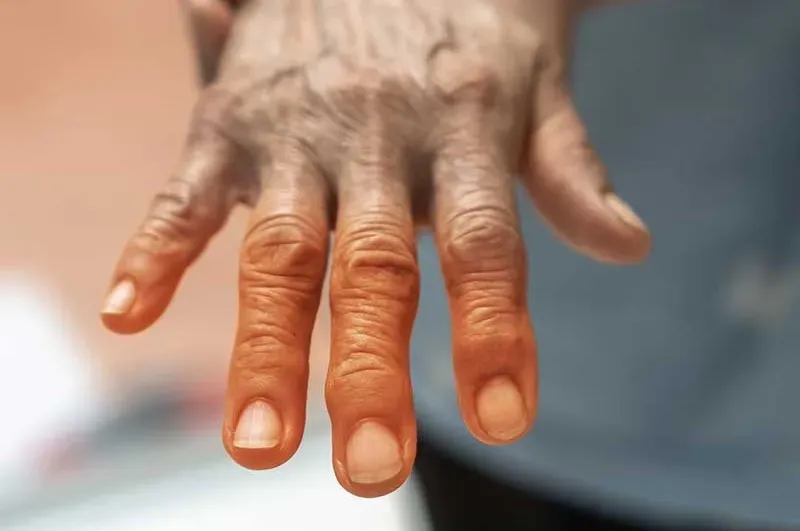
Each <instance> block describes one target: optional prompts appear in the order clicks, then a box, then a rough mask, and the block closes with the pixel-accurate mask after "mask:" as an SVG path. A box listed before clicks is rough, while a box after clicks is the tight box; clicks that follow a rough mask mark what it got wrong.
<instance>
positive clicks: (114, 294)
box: [103, 280, 136, 315]
mask: <svg viewBox="0 0 800 531" xmlns="http://www.w3.org/2000/svg"><path fill="white" fill-rule="evenodd" d="M134 302H136V286H134V284H133V282H132V281H130V280H123V281H122V282H120V283H119V284H117V285H116V286H114V289H112V290H111V293H109V294H108V296H107V297H106V302H105V305H104V306H103V313H104V314H113V315H123V314H126V313H128V312H129V311H131V308H133V303H134Z"/></svg>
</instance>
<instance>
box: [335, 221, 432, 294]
mask: <svg viewBox="0 0 800 531" xmlns="http://www.w3.org/2000/svg"><path fill="white" fill-rule="evenodd" d="M401 232H402V229H401V228H400V227H399V226H397V225H395V224H393V223H391V222H378V221H372V222H368V223H361V224H359V226H358V228H357V229H355V230H352V231H349V232H348V233H347V234H346V235H345V236H344V237H343V238H342V239H341V240H340V242H339V245H338V250H337V254H336V273H337V277H338V280H340V282H337V283H336V284H337V285H339V286H341V287H343V288H356V289H358V288H368V289H369V291H370V292H371V293H373V294H375V293H377V294H384V295H386V296H389V297H392V298H396V299H400V300H402V301H408V300H410V299H415V298H416V296H417V293H418V291H419V266H418V264H417V257H416V251H415V249H414V245H413V243H412V242H410V241H409V238H406V237H404V236H402V235H401Z"/></svg>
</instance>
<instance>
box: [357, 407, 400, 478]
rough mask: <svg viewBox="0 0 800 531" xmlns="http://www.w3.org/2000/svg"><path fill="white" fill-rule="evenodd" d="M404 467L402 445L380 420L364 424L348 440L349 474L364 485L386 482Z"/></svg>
mask: <svg viewBox="0 0 800 531" xmlns="http://www.w3.org/2000/svg"><path fill="white" fill-rule="evenodd" d="M402 469H403V460H402V458H401V457H400V444H399V443H398V442H397V438H396V437H395V436H394V434H393V433H392V432H391V431H390V430H389V429H388V428H386V427H385V426H382V425H381V424H378V423H377V422H373V421H367V422H364V423H363V424H361V425H360V426H359V427H358V428H357V429H356V431H355V432H353V435H351V436H350V440H349V441H348V442H347V474H348V475H349V476H350V481H352V482H353V483H358V484H360V485H370V484H375V483H382V482H384V481H388V480H390V479H392V478H393V477H395V476H396V475H397V474H399V473H400V471H401V470H402Z"/></svg>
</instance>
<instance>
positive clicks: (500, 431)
mask: <svg viewBox="0 0 800 531" xmlns="http://www.w3.org/2000/svg"><path fill="white" fill-rule="evenodd" d="M476 402H477V410H478V421H479V422H480V425H481V428H483V430H484V431H485V432H486V433H488V434H489V435H490V436H491V437H493V438H495V439H497V440H499V441H510V440H513V439H515V438H517V437H519V436H520V435H522V433H524V432H525V429H526V428H527V427H528V415H527V412H526V410H525V403H524V402H523V400H522V395H521V394H520V392H519V389H518V388H517V386H516V384H514V382H513V381H511V378H508V377H507V376H498V377H496V378H493V379H491V380H489V382H487V383H486V384H485V385H484V386H483V388H481V390H480V391H479V392H478V397H477V400H476Z"/></svg>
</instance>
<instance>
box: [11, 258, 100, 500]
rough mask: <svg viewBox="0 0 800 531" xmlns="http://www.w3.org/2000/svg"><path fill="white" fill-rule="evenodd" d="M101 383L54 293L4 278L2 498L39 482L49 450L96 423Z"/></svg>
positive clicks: (25, 279) (23, 279)
mask: <svg viewBox="0 0 800 531" xmlns="http://www.w3.org/2000/svg"><path fill="white" fill-rule="evenodd" d="M97 383H98V381H97V375H96V374H95V372H94V367H93V366H92V365H91V363H90V361H89V358H88V356H86V355H85V350H84V347H83V345H82V344H81V343H80V341H79V340H78V339H76V338H75V337H74V333H73V331H72V330H70V327H69V324H68V323H67V320H66V319H65V313H64V312H63V310H62V309H61V307H60V305H59V304H58V303H57V302H56V300H55V297H54V296H53V294H52V292H50V291H48V290H47V289H46V287H45V286H44V285H43V284H42V283H41V282H38V281H37V280H36V279H34V278H30V277H29V276H27V275H24V274H9V273H5V274H4V275H3V276H2V277H0V418H1V419H2V420H3V424H4V425H5V426H7V429H4V430H3V437H1V438H0V497H5V496H6V495H20V494H21V491H23V490H26V488H30V487H31V486H32V485H33V484H35V483H37V481H38V479H39V477H38V473H39V471H40V468H41V465H42V463H41V461H40V460H41V458H42V454H41V452H42V451H44V449H45V448H46V446H47V444H49V443H51V442H52V441H53V440H55V441H56V443H57V440H58V437H59V436H60V435H61V434H66V433H69V432H75V431H76V430H80V429H81V428H82V427H87V426H89V425H91V424H93V423H94V422H96V420H97V418H98V417H99V414H100V412H101V411H100V408H101V407H102V404H104V403H105V402H104V401H103V397H102V393H101V391H100V387H99V386H98V385H97Z"/></svg>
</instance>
